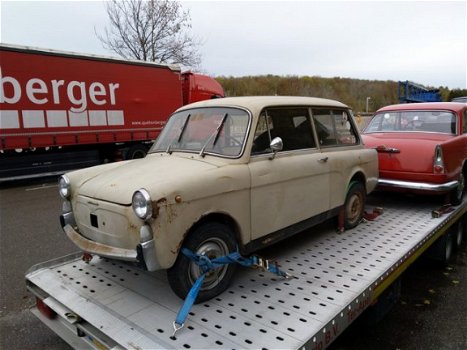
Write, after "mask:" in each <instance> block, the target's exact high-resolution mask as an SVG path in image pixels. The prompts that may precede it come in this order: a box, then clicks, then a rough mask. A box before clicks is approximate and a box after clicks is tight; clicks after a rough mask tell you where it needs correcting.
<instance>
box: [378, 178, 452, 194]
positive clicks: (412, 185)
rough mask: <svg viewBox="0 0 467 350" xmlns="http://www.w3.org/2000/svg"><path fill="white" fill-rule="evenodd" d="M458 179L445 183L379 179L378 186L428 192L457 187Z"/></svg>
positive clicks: (443, 190) (446, 190)
mask: <svg viewBox="0 0 467 350" xmlns="http://www.w3.org/2000/svg"><path fill="white" fill-rule="evenodd" d="M458 183H459V182H458V181H450V182H446V183H444V184H431V183H425V182H411V181H400V180H388V179H378V186H381V187H383V186H384V187H394V188H403V189H408V190H414V191H426V192H449V191H451V190H453V189H455V188H456V187H457V185H458Z"/></svg>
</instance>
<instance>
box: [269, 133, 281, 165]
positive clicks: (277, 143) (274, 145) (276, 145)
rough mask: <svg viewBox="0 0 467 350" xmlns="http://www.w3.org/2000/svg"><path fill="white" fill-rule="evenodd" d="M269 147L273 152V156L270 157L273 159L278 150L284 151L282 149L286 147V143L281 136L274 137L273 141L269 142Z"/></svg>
mask: <svg viewBox="0 0 467 350" xmlns="http://www.w3.org/2000/svg"><path fill="white" fill-rule="evenodd" d="M269 147H270V148H271V150H272V152H273V154H272V156H271V157H270V158H269V159H271V160H272V159H274V157H275V156H276V153H277V152H279V151H282V149H283V148H284V143H283V142H282V139H281V138H280V137H274V138H273V139H272V141H271V143H270V144H269Z"/></svg>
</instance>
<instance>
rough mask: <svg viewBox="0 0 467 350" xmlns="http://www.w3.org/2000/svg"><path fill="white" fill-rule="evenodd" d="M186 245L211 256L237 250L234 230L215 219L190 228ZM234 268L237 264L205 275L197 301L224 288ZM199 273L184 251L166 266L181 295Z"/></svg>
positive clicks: (194, 250)
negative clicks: (172, 263) (169, 265)
mask: <svg viewBox="0 0 467 350" xmlns="http://www.w3.org/2000/svg"><path fill="white" fill-rule="evenodd" d="M183 247H186V248H188V249H190V250H191V251H192V252H194V253H198V254H203V253H204V254H206V255H207V256H208V257H209V258H211V259H212V258H214V257H220V256H224V255H227V254H228V253H231V252H234V251H236V249H237V243H236V241H235V236H234V234H233V232H232V230H231V229H230V228H229V227H228V226H226V225H224V224H220V223H217V222H212V223H207V224H203V225H202V226H200V227H198V228H197V229H195V230H194V231H193V232H191V234H190V235H189V236H188V237H187V238H186V240H185V242H184V244H183ZM235 268H236V266H235V264H228V265H224V266H223V267H220V268H218V269H215V270H213V271H211V272H209V273H208V274H207V275H206V277H205V279H204V282H203V285H202V287H201V290H200V292H199V294H198V297H197V298H196V302H195V303H201V302H203V301H206V300H209V299H211V298H214V297H215V296H217V295H219V294H221V293H222V292H223V291H225V290H226V289H227V287H228V286H229V284H230V280H231V279H232V276H233V274H234V272H235ZM200 275H201V270H200V268H199V267H198V266H197V265H196V264H195V263H194V262H192V261H191V260H190V259H189V258H187V257H186V256H185V255H183V253H182V252H181V251H180V253H179V255H178V257H177V260H176V261H175V264H174V265H173V266H172V267H171V268H170V269H169V270H167V277H168V280H169V284H170V287H171V288H172V290H173V291H174V292H175V294H177V295H178V296H179V297H180V298H182V299H185V297H186V295H187V294H188V292H189V291H190V289H191V287H192V286H193V284H194V283H195V282H196V279H197V278H198V277H199V276H200Z"/></svg>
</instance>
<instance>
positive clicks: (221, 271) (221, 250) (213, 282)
mask: <svg viewBox="0 0 467 350" xmlns="http://www.w3.org/2000/svg"><path fill="white" fill-rule="evenodd" d="M196 253H197V254H200V255H204V256H206V257H208V258H209V259H211V260H212V259H214V258H218V257H221V256H224V255H227V254H228V253H229V249H228V247H227V244H225V242H224V241H223V240H221V239H218V238H210V239H208V240H206V241H204V242H203V243H201V244H200V245H199V247H198V249H197V250H196ZM226 272H227V265H224V266H222V267H219V268H217V269H213V270H211V271H209V272H208V273H207V274H206V276H205V278H204V281H203V286H202V287H201V290H207V289H212V288H214V287H215V286H217V285H218V284H219V282H220V281H221V280H222V278H223V277H224V276H225V274H226ZM202 274H203V272H202V270H201V269H200V268H199V266H198V265H196V264H195V263H194V262H191V263H190V271H189V277H190V283H191V284H194V283H195V282H196V280H197V279H198V278H199V277H200V276H201V275H202Z"/></svg>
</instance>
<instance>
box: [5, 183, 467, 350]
mask: <svg viewBox="0 0 467 350" xmlns="http://www.w3.org/2000/svg"><path fill="white" fill-rule="evenodd" d="M60 212H61V200H60V198H59V196H58V194H57V186H56V181H55V179H52V180H50V179H48V180H47V181H37V180H36V181H34V182H22V183H15V184H0V349H70V347H69V346H68V345H67V344H66V343H65V342H64V341H62V340H61V339H60V338H59V337H58V336H56V335H55V334H54V333H53V332H52V331H50V330H49V329H48V328H47V327H46V326H45V325H43V324H42V323H41V322H40V321H39V320H38V319H36V318H35V316H33V315H32V314H31V313H30V311H29V308H30V307H31V306H33V305H34V303H35V301H34V298H33V297H32V295H31V294H30V293H29V292H28V291H27V290H26V286H25V282H24V275H25V273H26V271H27V270H28V269H29V268H30V267H31V266H32V265H34V264H37V263H40V262H44V261H46V260H49V259H53V258H56V257H59V256H63V255H66V254H68V253H71V252H74V251H76V248H75V246H74V245H73V244H72V243H71V242H70V241H69V240H68V239H67V237H66V236H65V235H64V234H63V232H62V230H61V228H60V224H59V219H58V217H59V214H60ZM375 322H376V321H375V315H374V314H372V313H364V314H363V315H362V316H361V317H360V318H359V319H358V320H357V321H356V322H354V324H353V325H351V326H350V327H349V328H348V329H347V330H346V331H345V332H344V334H342V335H341V336H340V337H339V338H338V339H337V340H336V341H335V342H334V343H333V344H332V346H331V349H332V350H354V349H355V350H357V349H358V350H360V349H361V350H370V349H378V350H386V349H387V350H395V349H400V350H412V349H414V350H417V349H425V350H438V349H446V350H466V349H467V243H466V242H465V241H464V243H463V245H462V246H461V248H460V249H459V251H458V252H457V254H456V256H455V258H454V259H453V261H452V262H451V263H450V264H448V266H442V265H440V264H438V263H434V262H432V261H429V260H425V259H419V261H417V262H416V263H415V264H413V265H412V266H411V267H410V268H409V269H408V270H407V271H406V272H405V273H404V274H403V276H402V278H401V298H400V299H399V300H398V301H397V302H396V304H395V306H394V307H393V308H392V309H391V310H390V311H389V312H388V313H387V314H386V315H385V316H384V317H383V318H382V319H381V320H379V322H377V323H375Z"/></svg>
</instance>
